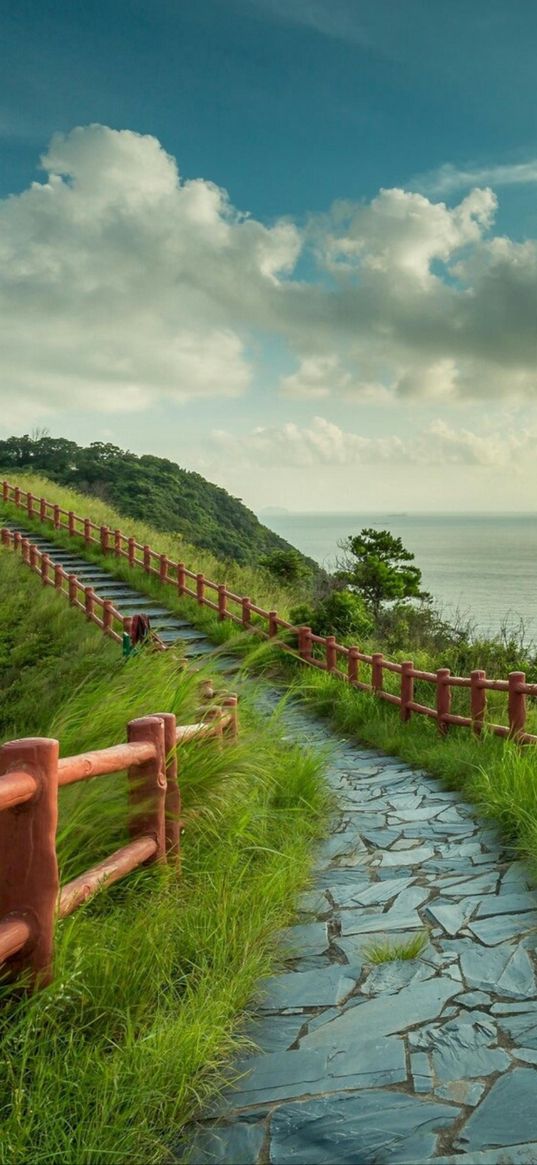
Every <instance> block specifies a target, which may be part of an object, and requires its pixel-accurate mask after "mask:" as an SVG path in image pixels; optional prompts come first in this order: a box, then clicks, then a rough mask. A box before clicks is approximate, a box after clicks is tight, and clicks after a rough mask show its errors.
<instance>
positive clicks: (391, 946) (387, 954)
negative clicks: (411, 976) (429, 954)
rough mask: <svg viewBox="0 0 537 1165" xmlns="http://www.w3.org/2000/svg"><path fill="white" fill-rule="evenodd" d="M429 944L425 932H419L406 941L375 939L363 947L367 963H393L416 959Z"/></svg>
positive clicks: (427, 935)
mask: <svg viewBox="0 0 537 1165" xmlns="http://www.w3.org/2000/svg"><path fill="white" fill-rule="evenodd" d="M428 942H429V934H428V932H427V931H426V930H419V931H417V932H416V934H413V935H412V937H411V938H408V939H399V940H396V939H376V940H375V941H374V942H372V943H370V944H369V945H368V946H366V947H364V957H365V960H366V962H367V963H395V962H399V960H404V961H406V960H410V959H417V958H418V957H419V955H421V953H422V951H424V950H425V947H426V946H427V944H428Z"/></svg>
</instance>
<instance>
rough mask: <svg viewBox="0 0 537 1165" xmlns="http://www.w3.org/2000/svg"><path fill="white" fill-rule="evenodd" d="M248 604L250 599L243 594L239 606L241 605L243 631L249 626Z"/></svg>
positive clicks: (249, 611)
mask: <svg viewBox="0 0 537 1165" xmlns="http://www.w3.org/2000/svg"><path fill="white" fill-rule="evenodd" d="M250 606H251V600H250V599H249V598H248V596H247V595H244V596H243V598H242V602H241V607H242V625H243V627H244V629H245V631H247V630H248V627H249V626H250V623H251V620H252V612H251V610H250Z"/></svg>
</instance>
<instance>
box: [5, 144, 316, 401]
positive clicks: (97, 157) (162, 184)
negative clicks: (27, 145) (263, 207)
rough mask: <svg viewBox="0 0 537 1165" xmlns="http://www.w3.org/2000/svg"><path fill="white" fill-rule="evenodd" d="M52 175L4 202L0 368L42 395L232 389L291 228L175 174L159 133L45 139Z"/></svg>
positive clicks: (293, 242)
mask: <svg viewBox="0 0 537 1165" xmlns="http://www.w3.org/2000/svg"><path fill="white" fill-rule="evenodd" d="M42 165H43V167H44V168H45V169H46V170H47V171H48V180H47V181H46V182H42V183H37V182H35V183H33V184H32V186H31V187H30V188H29V189H28V190H26V191H25V192H24V193H23V194H21V195H20V196H18V197H13V198H10V199H7V200H5V201H4V202H3V203H1V204H0V272H1V274H0V305H1V320H2V323H1V328H2V344H1V351H2V354H1V356H0V371H1V379H2V382H3V383H4V385H5V386H6V388H7V390H8V392H9V394H10V396H11V395H12V394H13V393H15V394H22V395H23V396H24V398H25V399H26V400H27V401H28V402H29V403H31V404H32V407H37V408H39V407H40V406H42V405H43V402H46V406H47V407H48V408H58V409H59V408H62V407H65V406H67V405H72V404H77V405H84V404H86V405H87V406H88V407H91V408H96V409H99V408H100V409H104V410H121V409H143V408H146V407H148V406H149V405H150V404H151V403H152V402H153V401H154V400H155V399H156V398H158V397H164V398H166V397H168V398H171V399H174V400H179V401H180V400H185V399H187V398H188V397H191V396H209V395H210V396H213V395H223V396H234V395H237V394H238V393H240V392H242V391H244V389H245V388H246V387H247V386H248V384H249V383H250V380H251V376H252V368H251V365H250V362H249V359H248V357H247V354H246V345H247V342H248V340H249V333H248V314H247V313H243V312H242V311H241V309H240V306H237V302H236V301H237V298H239V300H240V301H241V302H243V301H244V300H245V299H246V298H247V295H248V294H249V295H250V296H251V297H252V299H255V298H256V297H258V296H259V295H261V294H262V292H263V289H264V288H265V287H268V288H271V289H272V288H274V287H275V286H277V283H278V275H279V272H280V271H283V270H287V269H288V268H289V267H290V266H292V264H293V263H294V262H295V260H296V256H297V251H298V247H299V240H298V232H297V231H296V230H295V228H294V227H293V226H292V224H289V223H281V224H276V225H275V226H274V227H272V228H271V229H268V228H266V227H264V226H263V225H262V224H261V223H257V222H254V221H251V220H249V219H248V218H247V217H246V216H244V215H242V216H241V215H239V214H238V213H237V212H236V211H234V210H233V208H232V207H231V206H230V204H229V202H228V200H227V197H226V195H225V192H224V191H222V190H220V189H219V188H218V187H216V186H214V184H212V183H210V182H204V181H201V180H198V181H184V182H183V181H181V179H180V177H179V174H178V170H177V166H176V164H175V161H174V160H173V158H171V157H170V156H169V155H168V154H166V153H165V151H164V150H163V149H162V147H161V146H160V145H159V143H158V142H157V141H156V139H154V138H152V137H147V136H141V135H139V134H135V133H131V132H129V131H121V132H119V131H114V130H110V129H107V128H106V127H104V126H89V127H87V128H84V129H76V130H74V131H73V132H72V133H71V134H69V135H68V136H66V137H64V136H62V135H58V136H56V137H54V138H53V140H52V142H51V145H50V149H49V151H48V154H47V155H46V156H45V157H44V158H43V159H42Z"/></svg>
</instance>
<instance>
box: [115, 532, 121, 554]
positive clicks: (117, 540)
mask: <svg viewBox="0 0 537 1165" xmlns="http://www.w3.org/2000/svg"><path fill="white" fill-rule="evenodd" d="M114 554H115V556H116V558H121V530H114Z"/></svg>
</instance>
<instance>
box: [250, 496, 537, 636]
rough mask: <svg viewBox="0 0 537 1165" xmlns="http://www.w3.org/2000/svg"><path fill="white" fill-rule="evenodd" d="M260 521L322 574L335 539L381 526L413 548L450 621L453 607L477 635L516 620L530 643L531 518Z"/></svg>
mask: <svg viewBox="0 0 537 1165" xmlns="http://www.w3.org/2000/svg"><path fill="white" fill-rule="evenodd" d="M262 521H264V522H265V524H266V525H267V526H270V528H271V529H272V530H275V531H276V533H277V534H281V536H282V537H283V538H286V539H287V540H288V541H289V542H291V543H292V544H293V545H294V546H297V547H298V549H299V550H302V551H304V553H305V554H309V555H310V557H311V558H315V559H316V560H317V562H320V563H321V564H322V565H324V566H326V567H327V568H328V569H330V567H331V566H332V565H333V563H334V557H335V555H336V554H337V553H338V549H337V544H338V541H340V540H341V539H343V538H345V537H347V535H348V534H356V533H359V531H360V530H361V529H362V528H363V527H364V526H375V527H378V528H379V529H387V530H390V531H391V532H392V534H395V535H398V536H399V537H401V538H402V540H403V545H404V546H406V547H407V549H408V550H411V551H413V553H414V554H415V556H416V565H417V566H419V568H420V570H421V571H422V577H423V586H424V589H425V590H427V591H430V592H431V594H432V595H433V596H434V598H435V600H436V601H437V603H438V604H439V605H440V606H442V607H443V608H444V613H445V614H446V616H448V617H449V615H451V614H452V613H453V612H454V611H455V609H456V608H458V609H459V610H460V611H461V612H462V613H464V614H467V615H469V616H471V617H472V619H473V620H474V621H475V624H476V628H477V629H478V630H479V631H483V632H487V633H489V634H495V633H496V632H497V631H498V630H499V628H500V624H501V623H502V622H503V621H504V620H505V619H506V617H507V618H508V619H509V622H510V625H511V626H514V625H515V624H518V622H519V619H520V618H522V619H523V620H524V622H525V625H526V629H527V633H528V635H529V636H530V637H531V638H532V639H536V640H537V514H536V515H531V514H501V515H493V514H486V515H483V514H481V515H460V514H456V515H455V514H451V515H450V514H445V515H431V514H422V515H420V514H409V515H403V514H397V515H390V514H378V513H377V514H285V515H283V514H282V515H278V516H277V517H276V516H272V515H271V516H270V517H268V516H263V517H262Z"/></svg>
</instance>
